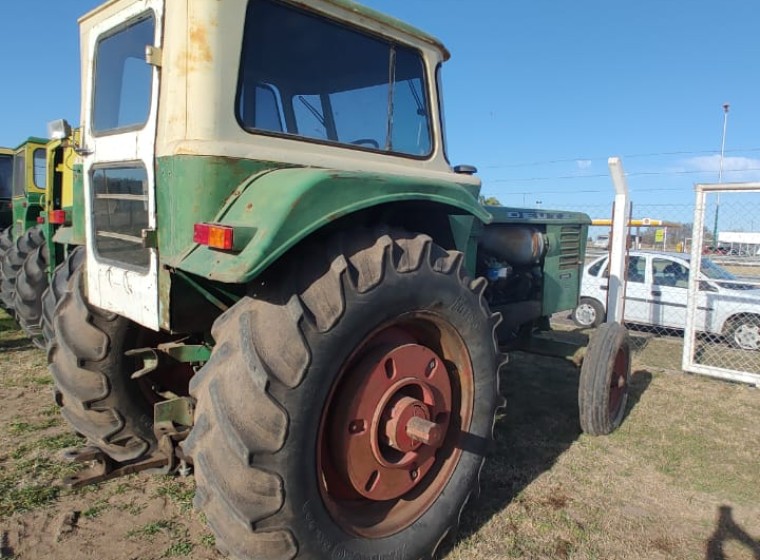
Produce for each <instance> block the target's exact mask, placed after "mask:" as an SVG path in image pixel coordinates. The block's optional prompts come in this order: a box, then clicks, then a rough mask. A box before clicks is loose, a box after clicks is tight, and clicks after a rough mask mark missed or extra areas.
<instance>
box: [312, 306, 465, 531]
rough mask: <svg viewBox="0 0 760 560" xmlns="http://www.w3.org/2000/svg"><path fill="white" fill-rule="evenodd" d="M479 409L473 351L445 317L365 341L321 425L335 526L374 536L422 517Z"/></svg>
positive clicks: (327, 498) (322, 461) (390, 328)
mask: <svg viewBox="0 0 760 560" xmlns="http://www.w3.org/2000/svg"><path fill="white" fill-rule="evenodd" d="M473 403H474V382H473V371H472V366H471V361H470V356H469V352H468V351H467V347H466V345H465V344H464V341H463V340H462V339H461V337H460V336H459V334H458V333H457V332H456V330H455V329H454V328H453V327H452V326H451V325H449V324H448V322H447V321H445V320H444V319H443V318H441V317H438V316H435V315H432V314H428V313H422V312H419V313H412V314H409V315H407V316H405V317H403V318H400V319H397V320H395V321H392V322H391V324H386V325H384V326H383V327H382V328H380V329H378V330H376V331H374V332H373V333H371V334H370V335H368V336H367V337H365V339H364V340H363V341H362V343H361V344H359V345H358V348H357V350H356V351H355V352H354V353H353V355H352V356H351V358H350V359H349V360H348V361H347V363H346V364H345V365H344V367H343V368H342V369H341V372H340V374H339V377H338V378H337V381H336V383H335V384H334V387H333V389H332V391H331V394H330V396H329V397H328V400H327V402H326V406H325V409H324V410H325V412H324V413H323V415H322V419H321V422H320V427H319V433H318V442H317V468H318V476H319V480H320V492H321V495H322V499H323V502H324V503H325V505H326V506H327V509H328V511H329V512H330V515H331V516H332V517H333V519H334V520H335V521H336V522H337V523H338V524H339V525H340V526H341V528H342V529H344V530H345V531H347V532H349V533H352V534H355V535H358V536H362V537H369V538H381V537H386V536H389V535H392V534H394V533H397V532H399V531H401V530H403V529H405V528H407V527H409V526H410V525H411V524H412V523H414V522H415V521H416V520H417V519H419V518H420V517H421V516H422V515H423V514H424V513H425V511H427V510H428V509H429V508H430V506H431V505H432V504H433V503H434V502H435V499H436V498H437V497H438V496H439V495H440V494H441V492H442V491H443V489H444V488H445V487H446V484H447V483H448V481H449V479H450V478H451V475H452V474H453V472H454V470H455V468H456V466H457V464H458V462H459V458H460V456H461V450H460V448H459V446H458V439H459V434H460V433H461V432H463V431H466V430H467V429H468V428H469V426H470V424H471V421H472V415H473Z"/></svg>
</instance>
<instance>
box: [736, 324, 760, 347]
mask: <svg viewBox="0 0 760 560" xmlns="http://www.w3.org/2000/svg"><path fill="white" fill-rule="evenodd" d="M734 337H735V339H736V342H737V344H738V346H739V347H740V348H744V349H750V350H757V349H758V348H760V325H752V324H747V325H742V326H740V327H739V328H738V329H736V334H735V335H734Z"/></svg>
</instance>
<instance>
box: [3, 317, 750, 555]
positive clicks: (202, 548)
mask: <svg viewBox="0 0 760 560" xmlns="http://www.w3.org/2000/svg"><path fill="white" fill-rule="evenodd" d="M635 369H636V374H635V376H634V378H633V392H632V398H631V400H630V403H629V410H628V415H627V418H626V420H625V422H624V424H623V426H622V427H621V429H620V430H619V431H618V432H616V433H615V434H613V435H611V436H608V437H602V438H591V437H588V436H585V435H582V434H580V429H579V426H578V419H577V417H578V405H577V383H578V374H577V370H576V369H575V368H574V367H573V366H571V365H570V364H569V363H567V362H565V361H563V360H559V359H554V358H540V357H536V356H532V355H527V354H522V353H516V354H514V355H513V357H512V360H511V362H510V364H509V365H508V366H507V367H506V368H505V369H504V370H503V371H502V375H501V391H502V393H504V394H505V395H506V397H507V400H508V404H507V408H506V409H505V411H504V412H503V413H501V414H500V416H499V418H498V421H497V425H496V443H495V446H494V450H493V452H492V454H491V456H490V458H489V461H488V462H487V464H486V467H485V468H484V470H483V473H482V477H481V486H482V492H481V495H480V497H479V499H478V500H477V501H476V503H475V504H474V506H472V507H470V508H468V509H467V510H466V512H465V515H464V516H463V519H462V526H461V528H460V532H459V534H458V537H457V539H456V540H454V541H452V542H450V543H449V545H448V549H447V555H446V557H447V558H448V559H450V560H459V559H463V560H464V559H476V558H477V559H478V560H484V559H490V558H493V559H496V558H500V559H501V558H552V559H554V558H559V559H566V558H567V559H595V558H604V559H612V558H621V559H622V558H626V559H629V558H653V559H656V558H662V559H671V558H676V559H680V558H683V559H695V558H697V559H705V560H723V559H725V560H742V559H748V560H757V558H760V541H759V540H758V539H760V484H759V483H758V475H759V473H760V460H759V459H758V453H757V450H758V449H760V422H757V421H755V420H756V419H758V418H760V393H759V392H758V391H757V390H755V389H751V388H748V387H744V386H740V385H731V384H726V383H720V382H715V381H710V380H705V379H702V378H697V377H691V376H686V375H676V374H664V373H660V372H659V371H656V370H653V369H651V368H650V369H643V368H642V367H640V366H639V367H637V368H635ZM51 393H52V387H51V380H50V378H49V376H48V374H47V370H46V367H45V356H44V354H43V353H42V352H40V351H39V350H36V349H34V348H33V347H32V346H31V344H30V343H29V342H28V341H27V340H26V339H25V338H23V337H22V335H21V334H20V333H19V332H18V331H17V330H16V328H15V326H14V325H13V324H12V322H11V321H10V320H8V319H4V318H2V316H0V398H2V402H3V406H2V407H0V558H3V559H7V558H16V559H34V560H37V559H41V558H55V559H58V560H82V559H87V558H98V559H104V558H107V559H114V560H122V559H123V560H128V559H140V560H147V559H158V558H182V557H185V558H194V559H200V560H210V559H216V558H221V555H219V554H218V553H217V552H216V551H215V549H214V539H213V536H212V535H211V533H210V531H209V530H208V528H207V527H206V525H205V523H204V520H203V518H202V515H201V514H200V513H198V512H196V511H195V510H193V508H192V505H191V502H192V496H193V492H194V484H193V482H192V477H190V478H177V477H167V476H159V475H150V474H146V473H142V474H138V475H131V476H129V477H125V478H121V479H116V480H112V481H109V482H106V483H103V484H100V485H96V486H91V487H86V488H83V489H80V490H74V491H72V490H67V489H64V488H62V487H61V486H60V484H59V481H60V480H61V478H62V477H63V476H65V475H66V474H70V473H71V472H72V467H71V465H69V464H67V463H66V462H64V461H62V460H60V459H59V457H60V452H61V450H62V449H64V448H66V447H70V446H74V445H80V444H81V443H82V442H81V440H80V438H78V437H77V436H76V435H75V434H72V433H71V432H70V431H69V429H68V428H67V426H66V425H65V424H64V423H63V421H62V419H61V418H60V415H59V413H58V411H57V408H56V407H55V405H54V404H53V399H52V395H51ZM753 419H755V420H753Z"/></svg>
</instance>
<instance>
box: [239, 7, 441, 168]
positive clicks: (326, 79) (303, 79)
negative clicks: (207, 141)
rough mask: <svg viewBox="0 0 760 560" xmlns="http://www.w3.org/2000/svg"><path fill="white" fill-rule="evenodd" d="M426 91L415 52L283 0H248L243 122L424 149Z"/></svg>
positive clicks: (428, 148) (262, 128)
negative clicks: (266, 91) (265, 91)
mask: <svg viewBox="0 0 760 560" xmlns="http://www.w3.org/2000/svg"><path fill="white" fill-rule="evenodd" d="M262 88H263V89H269V90H270V93H267V94H265V93H263V91H262ZM428 97H429V96H428V84H427V80H426V76H425V66H424V64H423V60H422V56H421V54H420V53H419V52H417V51H416V50H414V49H412V48H409V47H406V46H403V45H400V44H396V43H393V42H391V41H389V40H387V39H382V38H379V37H375V36H372V35H368V34H365V33H362V32H361V31H360V30H358V29H353V28H350V27H348V26H345V25H342V24H339V23H337V22H333V21H331V20H329V19H326V18H324V17H320V16H318V15H316V14H314V13H311V12H307V11H304V10H301V9H298V8H296V7H294V6H289V5H286V4H284V3H280V2H275V1H272V0H251V1H250V3H249V4H248V11H247V14H246V21H245V30H244V37H243V52H242V56H241V66H240V73H239V78H238V92H237V103H236V109H235V110H236V114H237V119H238V122H239V123H240V125H241V126H242V127H243V128H244V129H245V130H247V131H249V132H251V133H265V134H274V135H284V136H291V137H298V138H302V139H308V140H310V141H316V142H320V143H329V144H340V145H343V146H348V147H352V148H355V149H364V150H373V151H380V152H392V153H396V154H401V155H408V156H413V157H425V156H428V155H429V154H430V153H431V152H432V136H431V124H430V110H429V107H428ZM275 100H278V101H279V102H278V103H275ZM280 111H281V113H280Z"/></svg>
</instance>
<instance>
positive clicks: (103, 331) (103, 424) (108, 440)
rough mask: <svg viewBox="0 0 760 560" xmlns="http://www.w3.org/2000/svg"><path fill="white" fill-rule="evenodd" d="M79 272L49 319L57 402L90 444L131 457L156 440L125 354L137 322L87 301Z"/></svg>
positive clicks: (149, 413)
mask: <svg viewBox="0 0 760 560" xmlns="http://www.w3.org/2000/svg"><path fill="white" fill-rule="evenodd" d="M82 272H83V267H79V268H78V269H76V271H75V272H74V274H73V276H72V277H71V280H70V283H69V288H68V290H66V292H64V294H63V297H62V298H61V301H60V303H59V304H58V309H57V310H56V313H55V317H54V319H53V323H54V329H55V332H56V340H57V344H53V345H51V347H50V351H49V352H48V360H49V363H50V366H49V368H50V373H51V374H52V376H53V380H54V381H55V392H56V401H57V402H58V405H59V406H61V407H62V408H61V414H62V415H63V417H64V418H65V419H66V420H67V421H68V422H69V424H71V426H72V427H73V428H74V430H75V431H76V432H78V433H80V434H82V435H84V436H86V437H87V439H88V440H89V442H90V443H91V444H92V445H94V446H96V447H99V448H100V449H102V450H103V451H104V452H105V453H107V454H108V455H109V456H110V457H112V458H113V459H114V460H116V461H131V460H136V459H139V458H140V457H142V456H144V455H146V454H148V453H149V452H150V451H151V450H152V449H153V448H154V447H155V444H156V441H155V436H154V435H153V429H152V428H153V411H152V409H151V406H150V404H151V403H150V401H149V399H148V398H147V397H146V395H145V392H144V391H143V390H142V388H141V387H140V385H139V383H138V382H137V381H134V380H132V379H130V376H131V374H132V373H133V372H135V371H137V369H139V368H138V367H137V365H136V363H135V360H134V359H132V358H130V357H128V356H125V355H124V352H125V351H126V350H129V349H131V348H132V347H134V346H133V345H134V344H136V343H138V339H139V337H140V333H139V329H140V328H141V327H139V326H138V325H136V324H135V323H133V322H131V321H129V320H128V319H126V318H124V317H121V316H120V315H117V314H114V313H108V312H106V311H104V310H102V309H99V308H97V307H95V306H94V305H91V304H90V303H88V302H87V300H86V298H85V295H84V291H83V282H84V276H83V274H82ZM130 344H131V345H132V346H130Z"/></svg>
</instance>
